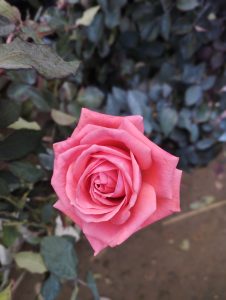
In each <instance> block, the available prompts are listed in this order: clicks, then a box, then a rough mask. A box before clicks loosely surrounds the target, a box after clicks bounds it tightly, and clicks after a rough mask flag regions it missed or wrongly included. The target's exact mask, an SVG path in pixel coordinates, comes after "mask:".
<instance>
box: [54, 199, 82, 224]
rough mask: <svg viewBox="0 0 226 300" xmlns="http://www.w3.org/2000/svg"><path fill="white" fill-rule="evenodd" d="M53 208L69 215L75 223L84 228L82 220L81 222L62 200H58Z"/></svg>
mask: <svg viewBox="0 0 226 300" xmlns="http://www.w3.org/2000/svg"><path fill="white" fill-rule="evenodd" d="M53 206H54V207H55V208H57V209H58V210H60V211H61V212H62V213H64V214H65V215H67V216H68V217H69V218H70V219H71V220H72V221H73V222H75V223H76V224H77V225H78V226H80V227H81V228H82V220H80V218H79V217H78V216H77V215H76V214H75V212H74V211H73V209H72V207H71V206H70V205H67V204H66V205H65V204H63V203H62V202H61V201H60V200H58V201H57V202H56V203H55V204H54V205H53Z"/></svg>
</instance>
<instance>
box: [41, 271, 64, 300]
mask: <svg viewBox="0 0 226 300" xmlns="http://www.w3.org/2000/svg"><path fill="white" fill-rule="evenodd" d="M60 288H61V284H60V281H59V279H58V278H57V277H56V276H54V275H53V274H50V276H49V277H48V278H47V279H46V280H45V281H44V283H43V286H42V290H41V294H42V297H43V298H44V300H55V299H56V298H57V296H58V294H59V292H60Z"/></svg>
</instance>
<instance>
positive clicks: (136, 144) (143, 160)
mask: <svg viewBox="0 0 226 300" xmlns="http://www.w3.org/2000/svg"><path fill="white" fill-rule="evenodd" d="M128 123H130V122H128ZM131 124H132V123H131ZM132 126H133V124H132ZM134 127H135V126H134ZM135 128H136V127H135ZM136 130H137V129H136ZM137 131H138V132H139V130H137ZM140 134H141V133H140ZM78 138H79V139H80V144H89V145H94V144H99V145H100V144H101V145H102V144H104V145H105V146H115V147H118V148H119V149H120V148H121V149H123V148H124V150H126V149H127V150H128V151H131V152H132V153H133V154H134V156H135V157H136V160H137V162H138V164H139V166H140V168H141V169H147V168H148V167H150V164H151V149H150V147H149V146H147V145H146V144H145V143H143V142H142V141H140V140H136V139H134V136H133V135H132V134H130V133H128V132H127V131H125V130H122V129H109V128H103V127H100V126H96V125H86V126H85V127H84V128H83V129H82V130H81V131H80V132H79V134H78Z"/></svg>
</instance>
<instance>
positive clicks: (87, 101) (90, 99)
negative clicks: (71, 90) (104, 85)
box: [77, 86, 104, 108]
mask: <svg viewBox="0 0 226 300" xmlns="http://www.w3.org/2000/svg"><path fill="white" fill-rule="evenodd" d="M77 101H78V102H79V104H80V105H82V106H85V107H89V108H98V107H100V106H101V104H102V103H103V101H104V93H103V92H102V91H101V90H100V89H98V88H97V87H94V86H89V87H87V88H86V89H81V90H80V92H79V95H78V98H77Z"/></svg>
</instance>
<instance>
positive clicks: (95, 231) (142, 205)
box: [83, 183, 156, 255]
mask: <svg viewBox="0 0 226 300" xmlns="http://www.w3.org/2000/svg"><path fill="white" fill-rule="evenodd" d="M155 210H156V197H155V191H154V189H153V187H152V186H151V185H149V184H146V183H143V185H142V188H141V192H140V194H139V196H138V199H137V202H136V204H135V206H134V209H133V211H132V213H131V216H130V218H129V219H128V221H127V222H125V223H123V224H122V225H121V226H120V225H114V224H113V223H111V222H102V223H84V224H83V231H84V233H85V235H86V236H87V238H88V239H89V241H90V243H91V245H92V247H93V248H94V249H95V248H96V249H95V251H96V252H95V254H94V255H97V254H98V253H99V252H100V251H101V250H102V249H103V248H105V247H107V246H111V247H114V246H116V245H120V244H121V243H122V242H124V241H125V240H126V239H127V238H129V237H130V236H131V235H132V234H133V233H134V232H136V231H137V230H138V229H140V227H141V226H142V224H143V223H144V222H145V220H147V218H149V217H150V215H152V214H153V213H154V211H155ZM96 237H98V240H99V244H98V247H96V244H95V243H96V241H95V239H96ZM93 239H94V240H93ZM93 241H94V244H92V243H93ZM100 245H102V248H100Z"/></svg>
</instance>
